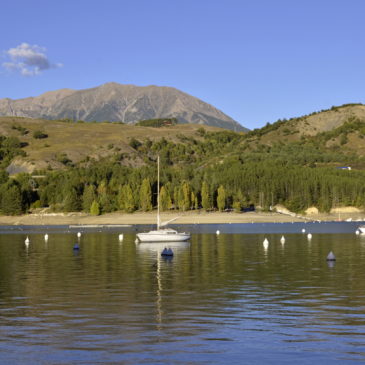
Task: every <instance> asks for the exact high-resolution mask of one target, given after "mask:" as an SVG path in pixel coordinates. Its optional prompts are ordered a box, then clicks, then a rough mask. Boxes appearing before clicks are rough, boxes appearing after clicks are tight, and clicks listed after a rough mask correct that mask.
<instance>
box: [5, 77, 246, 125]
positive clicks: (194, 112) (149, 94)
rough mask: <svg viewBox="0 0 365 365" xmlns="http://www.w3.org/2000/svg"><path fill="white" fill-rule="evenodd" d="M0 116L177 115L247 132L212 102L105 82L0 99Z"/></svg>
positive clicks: (131, 119)
mask: <svg viewBox="0 0 365 365" xmlns="http://www.w3.org/2000/svg"><path fill="white" fill-rule="evenodd" d="M0 115H1V116H21V117H30V118H43V119H71V120H84V121H88V122H90V121H98V122H101V121H106V120H107V121H120V122H123V123H128V124H133V123H135V122H138V121H140V120H145V119H155V118H177V120H178V121H179V123H182V124H186V123H190V124H201V125H209V126H215V127H220V128H224V129H230V130H234V131H244V132H246V131H248V129H246V128H244V127H242V126H241V125H240V124H239V123H237V122H236V121H235V120H233V119H232V118H230V117H229V116H228V115H226V114H224V113H223V112H221V111H220V110H218V109H216V108H215V107H213V106H212V105H210V104H208V103H205V102H204V101H202V100H200V99H198V98H195V97H193V96H191V95H189V94H186V93H184V92H182V91H180V90H177V89H175V88H172V87H162V86H134V85H122V84H118V83H113V82H111V83H106V84H103V85H101V86H98V87H95V88H91V89H84V90H72V89H61V90H56V91H50V92H46V93H44V94H42V95H40V96H37V97H29V98H25V99H18V100H12V99H9V98H6V99H0Z"/></svg>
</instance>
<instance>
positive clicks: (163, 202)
mask: <svg viewBox="0 0 365 365" xmlns="http://www.w3.org/2000/svg"><path fill="white" fill-rule="evenodd" d="M171 204H172V203H171V198H170V195H169V193H168V190H167V189H166V188H165V187H164V186H163V187H162V188H161V190H160V208H161V211H165V210H169V209H171Z"/></svg>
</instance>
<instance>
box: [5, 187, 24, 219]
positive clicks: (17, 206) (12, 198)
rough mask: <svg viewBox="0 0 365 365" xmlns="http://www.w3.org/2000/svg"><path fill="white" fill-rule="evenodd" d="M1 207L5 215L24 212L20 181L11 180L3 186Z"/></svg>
mask: <svg viewBox="0 0 365 365" xmlns="http://www.w3.org/2000/svg"><path fill="white" fill-rule="evenodd" d="M0 209H1V212H2V214H5V215H19V214H21V213H23V211H24V209H23V205H22V191H21V188H20V186H19V184H18V183H16V182H14V181H10V182H9V183H6V184H4V185H2V186H1V189H0Z"/></svg>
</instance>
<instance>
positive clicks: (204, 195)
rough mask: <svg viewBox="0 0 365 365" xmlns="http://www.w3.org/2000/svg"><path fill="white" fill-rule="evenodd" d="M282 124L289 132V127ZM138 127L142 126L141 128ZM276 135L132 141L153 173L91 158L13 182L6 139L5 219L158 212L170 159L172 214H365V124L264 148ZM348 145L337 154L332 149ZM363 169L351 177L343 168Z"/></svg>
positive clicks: (166, 200) (12, 142)
mask: <svg viewBox="0 0 365 365" xmlns="http://www.w3.org/2000/svg"><path fill="white" fill-rule="evenodd" d="M278 124H279V125H281V124H282V122H281V121H280V122H279V123H278ZM136 128H138V127H136ZM273 128H276V126H274V127H272V126H266V127H264V128H263V129H264V131H252V132H250V133H248V134H241V133H235V132H231V131H220V132H207V131H206V130H205V129H204V128H199V129H198V131H197V133H196V138H191V137H189V138H188V137H186V136H184V135H183V134H181V135H178V136H177V138H178V142H177V143H176V142H172V141H168V140H167V139H165V138H163V137H162V138H160V139H158V140H150V139H148V138H146V139H143V140H137V139H135V138H133V139H131V141H130V147H131V148H132V149H133V150H134V152H135V154H136V155H138V156H139V157H140V158H142V159H143V161H144V165H143V166H139V167H131V166H127V165H126V164H125V163H124V162H125V161H126V160H128V159H129V162H131V161H132V162H133V158H134V157H133V156H132V155H131V156H125V155H124V156H120V154H119V155H118V154H117V153H116V154H115V155H114V156H112V157H106V158H101V159H99V160H94V159H88V160H87V161H84V162H83V163H79V164H77V165H74V164H65V166H64V169H59V170H52V169H45V170H42V171H36V172H35V173H33V174H32V175H30V174H26V173H20V174H17V175H15V176H11V177H10V176H8V174H7V172H6V167H7V166H8V165H9V163H10V161H11V160H12V159H13V158H14V157H15V156H22V155H24V151H23V148H22V143H21V142H20V141H19V140H18V139H17V138H16V137H6V136H1V138H0V160H1V165H0V212H1V213H2V214H5V215H18V214H22V213H26V212H29V211H30V210H33V209H36V208H46V207H47V208H49V209H50V210H51V211H54V212H75V211H84V212H87V213H90V214H93V215H99V214H103V213H108V212H113V211H124V212H129V213H131V212H134V211H149V210H152V209H154V208H155V207H156V204H157V201H156V199H157V194H156V192H157V165H156V161H157V156H158V155H159V156H160V158H161V182H160V205H161V209H162V210H163V211H166V210H171V209H175V210H181V211H187V210H196V209H203V210H206V211H211V210H219V211H224V210H235V211H237V212H241V211H244V210H246V209H249V208H250V207H253V206H254V207H256V208H259V209H262V210H268V209H270V206H273V205H276V204H282V205H284V206H286V207H287V208H288V209H290V210H291V211H294V212H303V211H304V210H305V209H306V208H308V207H310V206H316V207H317V208H318V209H319V210H320V211H322V212H328V211H329V210H330V209H331V208H332V207H337V206H348V205H351V206H356V207H359V208H364V207H365V183H364V182H365V171H364V170H363V169H362V168H361V166H364V162H365V160H364V157H362V156H360V155H357V154H356V153H354V152H351V151H350V152H349V151H346V150H345V149H342V148H341V140H343V138H344V137H342V136H345V137H347V135H348V134H349V133H363V131H364V123H363V122H359V121H357V120H355V121H349V123H348V124H347V125H344V126H342V127H340V129H338V130H334V131H331V132H328V134H327V135H326V133H322V134H319V135H318V136H315V137H308V138H301V139H300V140H299V141H294V142H290V143H284V142H282V141H273V142H272V143H271V144H263V143H260V141H259V139H256V140H254V141H253V139H255V137H257V136H258V137H260V136H261V135H262V134H263V133H266V131H270V130H272V129H273ZM333 136H336V137H339V136H340V137H341V138H342V139H341V138H340V139H339V140H340V144H339V146H337V147H336V148H334V147H333V148H327V147H325V145H324V142H323V141H326V140H328V139H329V138H333ZM348 165H357V166H360V168H357V169H352V170H346V169H339V168H338V167H340V166H348Z"/></svg>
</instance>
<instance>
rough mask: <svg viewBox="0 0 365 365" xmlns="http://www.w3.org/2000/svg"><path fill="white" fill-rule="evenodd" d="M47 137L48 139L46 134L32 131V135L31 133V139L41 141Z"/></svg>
mask: <svg viewBox="0 0 365 365" xmlns="http://www.w3.org/2000/svg"><path fill="white" fill-rule="evenodd" d="M47 137H48V134H46V133H44V132H42V131H40V130H37V131H34V133H33V138H36V139H42V138H47Z"/></svg>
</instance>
